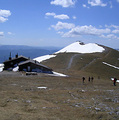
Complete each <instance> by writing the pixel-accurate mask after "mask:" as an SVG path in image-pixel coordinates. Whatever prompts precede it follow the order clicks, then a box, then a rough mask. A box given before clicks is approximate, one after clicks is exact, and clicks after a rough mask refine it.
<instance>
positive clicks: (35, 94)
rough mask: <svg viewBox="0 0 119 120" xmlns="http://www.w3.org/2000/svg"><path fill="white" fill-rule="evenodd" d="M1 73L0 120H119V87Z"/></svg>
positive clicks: (109, 83)
mask: <svg viewBox="0 0 119 120" xmlns="http://www.w3.org/2000/svg"><path fill="white" fill-rule="evenodd" d="M87 78H88V76H86V80H85V83H82V76H77V77H76V76H69V77H52V76H48V75H45V74H38V75H28V76H26V75H25V73H20V72H16V73H14V72H1V73H0V120H118V119H119V83H118V84H117V86H113V83H112V81H111V80H110V79H104V78H97V77H94V80H93V82H92V81H90V82H89V81H88V79H87Z"/></svg>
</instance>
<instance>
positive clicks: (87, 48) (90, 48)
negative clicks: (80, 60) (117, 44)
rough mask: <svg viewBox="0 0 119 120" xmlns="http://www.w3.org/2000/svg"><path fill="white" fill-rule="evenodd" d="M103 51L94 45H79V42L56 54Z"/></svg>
mask: <svg viewBox="0 0 119 120" xmlns="http://www.w3.org/2000/svg"><path fill="white" fill-rule="evenodd" d="M104 50H105V49H104V48H103V47H101V46H99V45H97V44H95V43H88V44H83V45H82V44H81V43H80V42H75V43H72V44H70V45H69V46H67V47H65V48H63V49H61V50H59V51H58V52H56V54H58V53H65V52H66V53H95V52H103V51H104Z"/></svg>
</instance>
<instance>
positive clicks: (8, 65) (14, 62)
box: [3, 54, 29, 70]
mask: <svg viewBox="0 0 119 120" xmlns="http://www.w3.org/2000/svg"><path fill="white" fill-rule="evenodd" d="M26 60H29V58H27V57H24V56H22V55H21V56H18V54H17V55H16V56H15V58H11V56H10V57H9V60H7V61H5V62H3V64H4V69H3V70H13V68H15V67H17V66H18V64H19V63H22V62H24V61H26Z"/></svg>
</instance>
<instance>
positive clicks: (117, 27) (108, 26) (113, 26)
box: [105, 25, 119, 29]
mask: <svg viewBox="0 0 119 120" xmlns="http://www.w3.org/2000/svg"><path fill="white" fill-rule="evenodd" d="M105 27H107V28H115V29H119V26H117V25H105Z"/></svg>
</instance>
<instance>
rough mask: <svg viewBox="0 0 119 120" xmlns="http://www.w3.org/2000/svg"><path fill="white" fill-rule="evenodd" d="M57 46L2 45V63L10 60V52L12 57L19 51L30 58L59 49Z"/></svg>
mask: <svg viewBox="0 0 119 120" xmlns="http://www.w3.org/2000/svg"><path fill="white" fill-rule="evenodd" d="M59 49H60V48H57V47H32V46H25V45H0V63H2V62H4V61H5V60H8V58H9V55H10V52H11V54H12V57H14V56H15V55H16V54H17V53H18V55H23V56H26V57H30V58H35V57H38V56H43V55H47V54H52V53H54V52H56V51H57V50H59Z"/></svg>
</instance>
